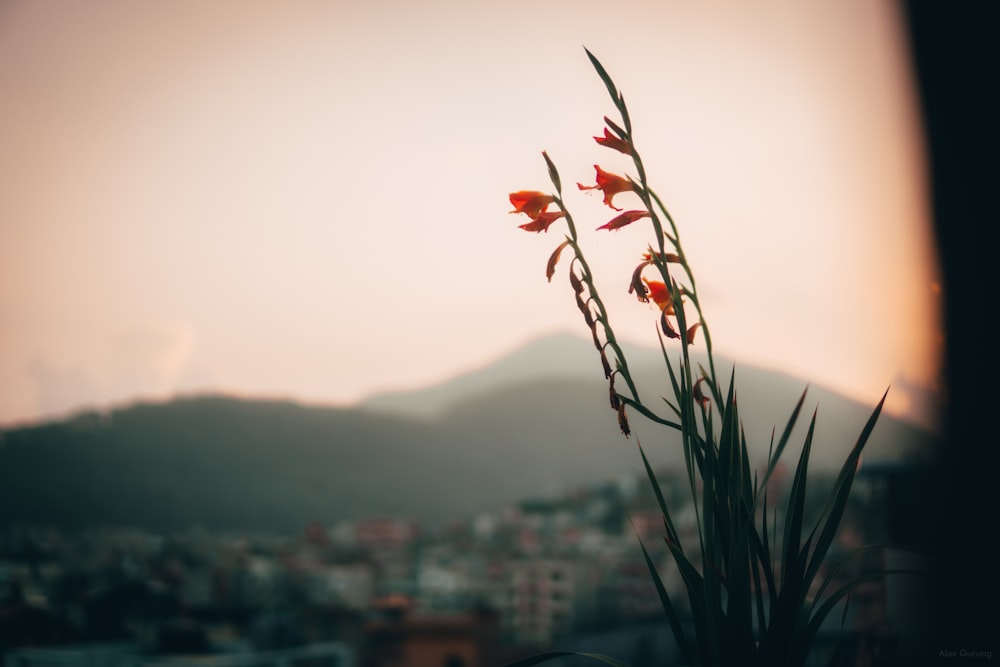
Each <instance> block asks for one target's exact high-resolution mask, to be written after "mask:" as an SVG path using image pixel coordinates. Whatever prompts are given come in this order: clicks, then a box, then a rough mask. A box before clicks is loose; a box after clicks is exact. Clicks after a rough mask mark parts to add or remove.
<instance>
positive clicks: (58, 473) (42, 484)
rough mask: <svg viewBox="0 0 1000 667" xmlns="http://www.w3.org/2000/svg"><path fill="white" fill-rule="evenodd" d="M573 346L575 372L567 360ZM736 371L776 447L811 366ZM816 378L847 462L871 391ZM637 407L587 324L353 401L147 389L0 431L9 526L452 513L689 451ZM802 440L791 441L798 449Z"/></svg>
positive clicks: (755, 440)
mask: <svg viewBox="0 0 1000 667" xmlns="http://www.w3.org/2000/svg"><path fill="white" fill-rule="evenodd" d="M647 352H648V351H647ZM643 354H644V352H640V353H637V354H636V356H635V357H633V362H632V364H633V366H634V368H635V374H636V376H637V378H639V380H640V390H641V391H642V392H644V395H645V396H647V397H655V396H656V393H654V392H660V393H664V388H663V387H658V385H657V382H658V380H659V374H656V373H654V368H655V367H654V366H652V365H651V364H652V357H643ZM657 354H658V353H657ZM580 359H582V361H583V363H580ZM588 362H589V363H588ZM560 364H561V365H563V372H559V371H558V370H555V371H554V370H553V369H552V368H551V366H553V365H555V366H559V365H560ZM577 367H579V368H580V369H582V370H577ZM587 375H589V377H587ZM736 377H737V387H738V391H739V392H740V393H739V400H740V405H741V411H742V413H743V415H744V418H745V420H744V428H745V430H746V433H747V438H748V440H749V441H750V443H751V447H752V451H753V452H754V454H755V455H756V456H757V457H758V458H763V456H765V455H766V451H767V444H768V441H769V439H770V433H771V429H772V427H773V426H774V425H775V424H777V425H778V427H779V429H780V428H781V425H783V424H784V421H785V420H786V419H787V417H788V414H789V412H790V411H791V409H792V406H793V405H794V403H795V401H796V400H797V399H798V397H799V395H800V394H801V392H802V389H803V387H804V383H803V382H801V381H798V380H795V379H794V378H790V377H787V376H783V375H780V374H776V373H771V372H767V371H763V370H761V369H755V368H752V367H742V366H740V367H738V368H737V376H736ZM808 396H809V397H808V400H807V403H806V407H807V410H808V413H804V417H803V419H801V420H800V421H801V422H802V423H801V424H800V425H799V427H798V441H799V443H801V435H802V434H804V432H805V422H806V421H807V418H808V416H809V413H811V411H812V408H813V407H814V406H815V405H816V403H818V404H819V406H820V407H819V417H818V420H817V431H816V438H815V443H814V459H813V461H814V469H817V470H822V469H832V468H833V467H834V466H836V465H838V464H839V462H840V461H841V460H842V459H843V456H844V455H845V454H846V451H847V449H848V448H849V447H850V446H851V445H853V443H854V441H855V439H856V438H857V435H858V434H859V433H860V431H861V428H862V426H863V424H864V422H865V420H866V419H867V417H868V414H869V413H870V411H871V406H862V405H860V404H857V403H855V402H852V401H849V400H847V399H844V398H843V397H841V396H838V395H836V394H834V393H832V392H828V391H825V390H823V389H821V388H814V389H810V390H809V395H808ZM647 401H649V403H650V404H651V405H655V404H656V399H655V398H647ZM632 420H633V428H634V431H635V435H634V436H633V437H632V438H631V439H629V440H626V439H624V438H623V437H622V436H621V434H620V433H619V431H618V426H617V423H616V419H615V413H614V412H613V411H612V410H611V408H610V406H609V404H608V393H607V382H606V380H604V378H603V374H602V373H601V371H600V366H599V364H597V363H596V358H595V355H594V353H593V348H592V347H591V346H590V344H589V343H588V342H586V341H582V340H579V339H573V338H569V337H567V338H563V337H558V338H552V339H548V340H541V341H538V342H536V343H534V344H532V345H529V346H527V347H526V348H524V349H522V350H520V351H518V352H516V353H514V354H512V355H511V356H509V357H507V358H506V359H503V360H501V361H499V362H498V363H497V364H495V365H493V366H490V367H488V368H485V369H482V371H480V372H479V373H474V374H471V375H468V376H465V377H462V378H457V379H456V380H455V381H454V382H452V383H446V384H445V385H442V386H439V387H433V388H429V389H426V390H422V391H417V392H411V393H409V394H396V395H394V396H382V397H378V398H377V399H373V400H371V401H369V402H366V403H365V404H363V405H360V406H356V407H353V408H343V407H318V406H305V405H301V404H296V403H292V402H276V401H250V400H241V399H235V398H228V397H221V396H200V397H187V398H180V399H176V400H173V401H169V402H165V403H159V404H153V403H148V404H136V405H132V406H129V407H125V408H122V409H118V410H114V411H111V412H108V413H103V414H98V413H84V414H80V415H77V416H76V417H74V418H72V419H69V420H65V421H61V422H52V423H48V424H43V425H40V426H33V427H25V428H18V429H11V430H8V431H6V432H3V433H0V527H2V526H5V525H11V524H15V523H22V522H26V523H27V522H31V523H52V524H57V525H63V526H69V527H82V526H94V525H132V526H143V527H147V528H151V529H158V530H173V529H182V528H186V527H189V526H191V525H195V524H198V525H203V526H205V527H207V528H213V529H225V528H233V529H271V530H284V531H287V530H296V529H298V528H300V527H301V526H302V525H303V524H304V523H305V522H307V521H309V520H314V519H315V520H319V521H322V522H324V523H330V522H335V521H338V520H341V519H357V518H361V517H365V516H372V515H405V516H412V517H414V518H416V519H418V520H421V521H424V522H428V523H431V524H435V523H440V522H443V521H446V520H448V519H452V518H457V517H462V516H468V515H471V514H474V513H478V512H481V511H488V510H496V509H499V508H501V507H503V506H505V505H507V504H510V503H514V502H517V501H518V500H522V499H525V498H530V497H537V496H539V495H542V494H547V493H550V492H553V491H558V490H561V489H562V490H564V489H568V488H572V487H575V486H579V485H582V484H588V483H599V482H604V481H607V480H611V479H615V478H617V477H618V476H620V475H621V474H624V473H630V472H636V471H638V470H639V468H640V460H639V457H638V453H637V452H636V449H635V444H634V443H635V442H636V440H637V438H641V439H642V444H643V447H644V449H646V451H647V453H648V454H649V456H650V458H651V459H652V460H653V461H654V463H656V464H659V465H681V461H682V458H681V456H680V453H679V444H678V439H677V437H676V434H675V433H672V432H666V431H665V429H661V428H657V427H653V425H651V424H649V423H648V422H645V423H644V422H643V420H642V418H641V417H639V416H637V415H635V416H633V417H632ZM793 442H794V440H793ZM932 442H933V437H932V436H931V435H930V434H928V433H926V432H924V431H922V430H921V429H919V428H917V427H915V426H913V425H911V424H908V423H906V422H902V421H900V420H897V419H893V418H891V417H889V416H887V415H883V418H882V419H881V420H880V422H879V424H878V426H877V427H876V430H875V432H874V434H873V436H872V439H871V441H870V444H869V447H868V449H867V450H866V452H867V453H866V461H871V460H878V459H880V458H882V459H899V458H901V457H905V456H912V455H915V454H918V453H919V452H921V451H926V450H927V449H928V448H929V447H930V446H931V443H932ZM795 454H796V452H795V447H794V446H790V448H789V451H788V454H787V456H788V457H789V458H788V461H789V465H794V459H793V458H792V457H794V456H795Z"/></svg>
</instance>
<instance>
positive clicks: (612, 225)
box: [598, 211, 649, 230]
mask: <svg viewBox="0 0 1000 667" xmlns="http://www.w3.org/2000/svg"><path fill="white" fill-rule="evenodd" d="M648 217H649V211H625V212H624V213H622V214H621V215H619V216H615V218H613V219H612V220H611V221H610V222H608V223H605V224H603V225H601V226H600V227H598V229H607V230H611V229H621V228H622V227H624V226H625V225H631V224H632V223H633V222H635V221H636V220H638V219H640V218H648Z"/></svg>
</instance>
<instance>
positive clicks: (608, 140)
mask: <svg viewBox="0 0 1000 667" xmlns="http://www.w3.org/2000/svg"><path fill="white" fill-rule="evenodd" d="M594 141H596V142H597V143H599V144H600V145H602V146H607V147H608V148H613V149H615V150H616V151H618V152H619V153H624V154H625V155H631V154H632V147H631V146H629V145H628V142H627V141H625V140H623V139H619V138H618V137H616V136H614V135H612V134H611V131H610V130H608V128H604V136H603V137H594Z"/></svg>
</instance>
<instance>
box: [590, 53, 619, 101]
mask: <svg viewBox="0 0 1000 667" xmlns="http://www.w3.org/2000/svg"><path fill="white" fill-rule="evenodd" d="M583 50H584V51H586V52H587V57H588V58H590V64H591V65H593V66H594V69H595V70H597V76H599V77H601V81H603V82H604V85H605V86H607V87H608V94H609V95H611V99H612V100H613V101H614V103H615V106H616V107H618V108H619V109H621V101H620V100H621V97H620V95H619V93H618V88H617V87H616V86H615V83H614V81H612V80H611V76H610V75H609V74H608V72H607V70H606V69H604V65H602V64H601V61H599V60H598V59H597V58H596V57H595V56H594V54H593V53H591V52H590V50H589V49H587V48H584V49H583Z"/></svg>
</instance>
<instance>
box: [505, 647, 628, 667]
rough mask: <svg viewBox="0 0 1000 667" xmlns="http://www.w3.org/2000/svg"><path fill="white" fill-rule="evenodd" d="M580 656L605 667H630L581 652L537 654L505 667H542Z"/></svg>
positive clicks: (607, 658)
mask: <svg viewBox="0 0 1000 667" xmlns="http://www.w3.org/2000/svg"><path fill="white" fill-rule="evenodd" d="M573 655H578V656H582V657H584V658H590V659H591V660H596V661H597V662H603V663H604V664H605V665H612V667H629V665H628V663H625V662H622V661H621V660H615V659H614V658H610V657H608V656H606V655H601V654H599V653H581V652H579V651H548V652H546V653H537V654H535V655H532V656H528V657H527V658H521V659H520V660H515V661H514V662H508V663H507V664H506V665H505V666H504V667H530V666H531V665H540V664H542V663H543V662H548V661H549V660H554V659H556V658H566V657H569V656H573Z"/></svg>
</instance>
